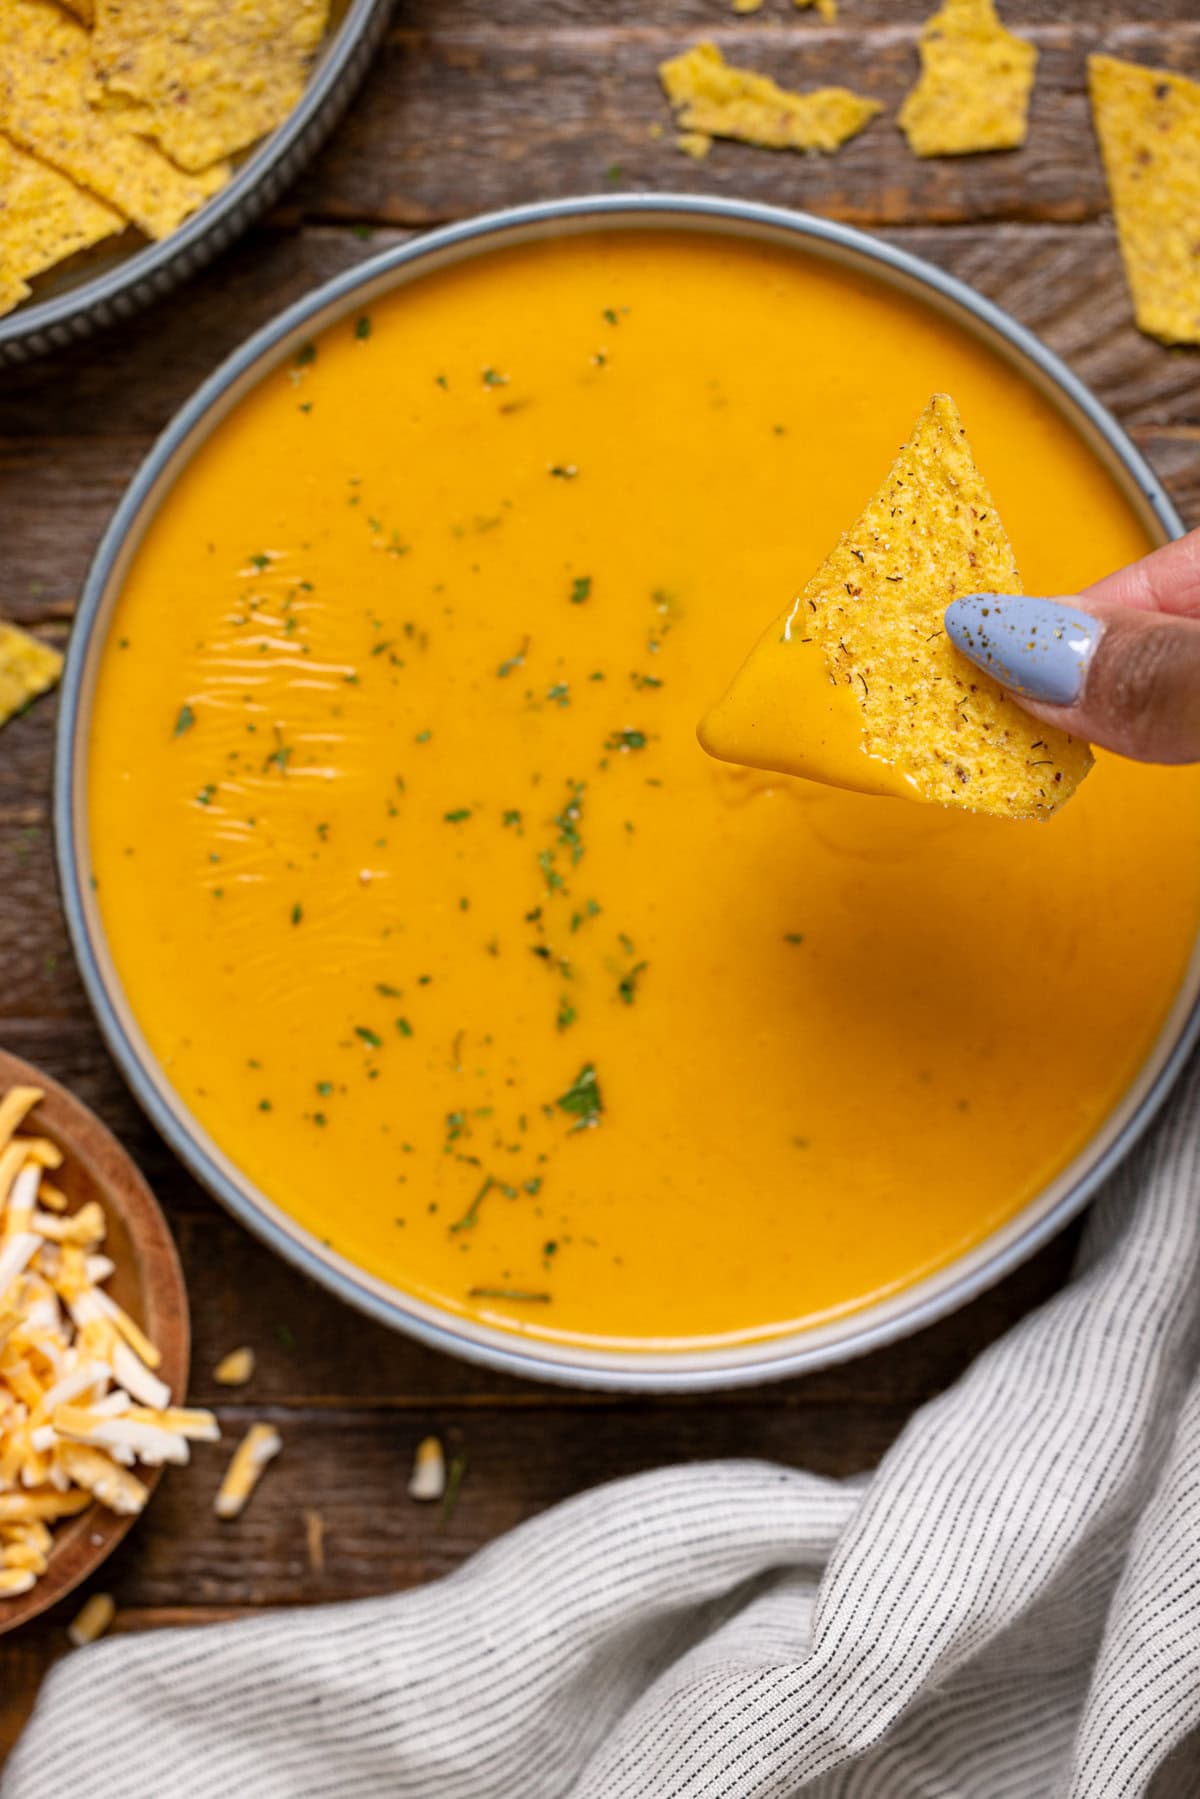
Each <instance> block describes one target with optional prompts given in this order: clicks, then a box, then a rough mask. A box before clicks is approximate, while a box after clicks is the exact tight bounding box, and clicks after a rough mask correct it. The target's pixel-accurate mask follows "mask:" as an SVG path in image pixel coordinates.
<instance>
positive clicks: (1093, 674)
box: [946, 593, 1200, 762]
mask: <svg viewBox="0 0 1200 1799" xmlns="http://www.w3.org/2000/svg"><path fill="white" fill-rule="evenodd" d="M946 632H947V635H948V636H949V637H950V639H951V641H952V642H953V643H954V644H955V645H956V647H957V648H958V649H960V650H961V651H962V653H963V655H964V656H968V657H969V658H970V659H971V661H972V662H974V663H975V664H976V665H977V666H978V667H979V668H982V669H983V670H985V672H986V673H987V674H989V675H991V676H993V677H994V679H995V680H997V681H999V682H1000V684H1001V686H1002V687H1006V688H1008V690H1009V692H1010V693H1011V694H1012V695H1013V697H1014V698H1015V699H1017V700H1018V701H1019V702H1020V704H1021V705H1022V706H1023V707H1024V708H1025V710H1026V711H1027V712H1032V713H1033V715H1034V716H1035V717H1036V718H1040V719H1044V720H1045V721H1046V723H1047V724H1052V725H1058V726H1059V727H1060V728H1061V729H1062V730H1064V731H1069V732H1070V733H1071V735H1072V736H1073V737H1082V738H1085V739H1086V740H1087V741H1088V742H1089V743H1098V744H1102V745H1103V747H1104V748H1105V749H1109V750H1115V751H1116V752H1117V754H1118V755H1121V756H1132V757H1134V758H1136V760H1138V761H1139V762H1200V619H1195V618H1187V617H1177V616H1174V615H1172V614H1170V613H1165V612H1149V611H1143V610H1141V609H1139V608H1136V607H1129V606H1117V605H1113V604H1111V603H1109V602H1105V601H1102V600H1100V599H1093V598H1091V597H1088V598H1086V599H1082V600H1081V599H1077V598H1071V599H1066V600H1043V599H1035V598H1033V597H1032V596H1031V595H1018V594H1004V593H997V594H986V593H976V594H971V595H969V596H968V597H967V598H965V599H961V600H954V601H953V602H952V603H951V605H949V606H948V607H947V608H946Z"/></svg>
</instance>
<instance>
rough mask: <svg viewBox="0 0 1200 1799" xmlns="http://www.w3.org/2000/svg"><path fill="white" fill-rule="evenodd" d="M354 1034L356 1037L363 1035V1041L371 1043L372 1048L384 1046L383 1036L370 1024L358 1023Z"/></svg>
mask: <svg viewBox="0 0 1200 1799" xmlns="http://www.w3.org/2000/svg"><path fill="white" fill-rule="evenodd" d="M354 1035H355V1036H356V1037H361V1038H362V1040H363V1042H364V1043H368V1044H370V1046H371V1048H372V1049H382V1048H383V1038H382V1037H380V1036H378V1035H377V1034H376V1033H375V1032H374V1031H373V1030H371V1028H370V1026H369V1025H365V1024H356V1025H355V1027H354Z"/></svg>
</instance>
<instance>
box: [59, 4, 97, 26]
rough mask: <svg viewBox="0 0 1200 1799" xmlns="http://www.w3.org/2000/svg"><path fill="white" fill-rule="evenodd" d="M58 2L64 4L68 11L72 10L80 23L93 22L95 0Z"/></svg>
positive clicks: (87, 23) (89, 23)
mask: <svg viewBox="0 0 1200 1799" xmlns="http://www.w3.org/2000/svg"><path fill="white" fill-rule="evenodd" d="M60 4H61V5H63V6H65V7H66V9H67V11H68V12H73V13H74V14H75V17H76V18H77V19H78V20H79V21H80V23H81V24H83V25H91V24H94V23H95V18H96V6H95V0H60Z"/></svg>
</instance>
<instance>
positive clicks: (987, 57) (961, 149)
mask: <svg viewBox="0 0 1200 1799" xmlns="http://www.w3.org/2000/svg"><path fill="white" fill-rule="evenodd" d="M920 47H921V78H920V80H919V81H918V82H917V85H916V87H914V88H913V90H912V92H911V93H910V94H909V95H908V98H907V99H906V100H905V102H904V105H903V106H902V107H901V108H900V114H899V119H898V123H899V126H900V129H901V131H903V133H904V135H905V137H906V138H907V139H908V143H909V148H910V149H911V150H912V152H913V154H914V155H916V156H966V155H970V154H971V153H972V152H974V151H978V150H1015V149H1017V148H1018V147H1019V146H1020V145H1021V144H1023V143H1024V142H1025V133H1026V129H1027V126H1028V120H1029V96H1030V94H1031V93H1032V91H1033V77H1034V71H1035V70H1036V68H1037V54H1038V53H1037V50H1036V49H1035V47H1034V45H1032V44H1030V43H1027V42H1026V41H1025V39H1024V38H1019V37H1017V36H1015V35H1014V33H1013V32H1011V31H1006V30H1005V29H1004V27H1003V25H1001V23H1000V21H999V20H998V19H997V17H996V7H995V0H945V4H944V5H943V7H942V10H941V12H938V13H934V15H933V17H932V18H931V19H927V20H926V22H925V24H924V26H923V27H922V30H921V46H920Z"/></svg>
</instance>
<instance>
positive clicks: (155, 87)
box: [0, 0, 329, 313]
mask: <svg viewBox="0 0 1200 1799" xmlns="http://www.w3.org/2000/svg"><path fill="white" fill-rule="evenodd" d="M328 14H329V0H63V3H62V4H59V3H58V0H0V313H3V312H7V311H9V310H11V308H12V307H13V306H16V305H17V304H18V303H19V302H20V301H21V300H23V299H25V298H26V297H27V296H28V294H29V291H30V290H29V285H28V284H29V281H30V279H31V278H32V277H33V276H35V275H40V274H41V273H43V271H44V270H46V269H49V268H52V267H54V266H56V265H57V264H59V263H61V262H63V261H64V260H65V259H66V258H67V257H69V256H74V255H76V254H77V253H78V252H80V251H82V250H87V249H90V248H91V247H92V246H93V245H94V244H97V243H100V242H101V241H102V240H103V239H105V238H109V237H112V236H114V235H116V234H117V233H118V232H121V231H124V230H126V229H127V228H128V227H130V226H132V227H134V228H136V229H137V230H138V231H141V232H142V233H144V235H145V236H147V237H152V238H161V237H166V236H167V235H168V234H169V233H170V232H172V231H174V230H175V229H176V227H177V226H178V225H180V224H182V222H183V220H184V219H186V218H187V216H188V215H189V213H192V212H194V211H195V210H196V208H197V207H198V206H201V205H202V204H203V203H204V201H205V200H207V199H208V198H209V196H210V195H211V194H214V193H216V192H217V190H218V188H221V187H223V186H224V185H225V183H226V182H227V181H228V180H229V177H230V174H231V172H232V170H231V164H230V161H229V159H230V157H232V156H235V155H236V154H237V153H238V152H239V151H242V150H245V149H246V148H248V146H249V145H251V144H253V143H254V142H255V141H256V140H257V139H258V138H260V137H263V136H265V134H266V133H267V132H268V131H271V130H272V129H273V128H274V127H275V126H276V125H277V124H278V123H279V122H280V120H281V119H283V118H285V117H286V116H287V114H288V113H289V112H290V111H291V109H292V107H293V106H294V105H295V104H296V101H297V100H298V99H299V97H300V94H301V92H302V91H303V87H304V82H305V78H306V76H307V73H308V69H309V66H310V64H311V61H312V58H313V55H314V53H315V51H316V49H317V46H318V44H319V43H320V40H321V37H322V35H323V34H324V31H325V27H326V23H327V19H328Z"/></svg>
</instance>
